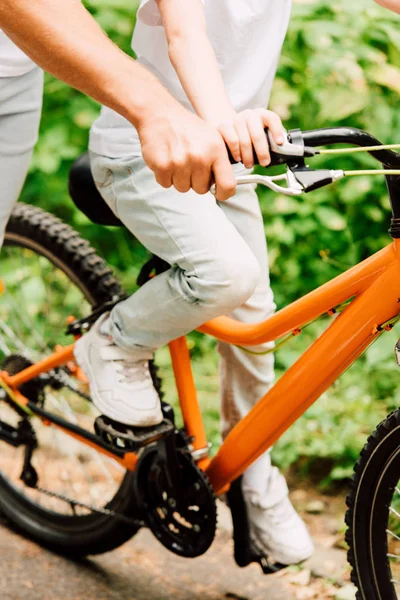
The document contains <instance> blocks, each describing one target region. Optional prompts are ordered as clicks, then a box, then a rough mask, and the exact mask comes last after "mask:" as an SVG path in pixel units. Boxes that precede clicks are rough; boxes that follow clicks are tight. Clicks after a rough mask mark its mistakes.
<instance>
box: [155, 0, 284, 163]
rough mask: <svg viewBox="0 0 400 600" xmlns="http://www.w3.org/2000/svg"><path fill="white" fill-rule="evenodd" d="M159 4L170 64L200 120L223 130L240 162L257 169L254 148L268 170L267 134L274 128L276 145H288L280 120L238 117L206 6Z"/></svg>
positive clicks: (264, 115) (188, 1) (261, 112)
mask: <svg viewBox="0 0 400 600" xmlns="http://www.w3.org/2000/svg"><path fill="white" fill-rule="evenodd" d="M232 1H233V2H234V0H232ZM157 4H158V8H159V11H160V14H161V18H162V21H163V25H164V28H165V32H166V36H167V40H168V48H169V57H170V60H171V62H172V64H173V66H174V68H175V71H176V73H177V75H178V77H179V79H180V81H181V83H182V86H183V88H184V90H185V92H186V94H187V96H188V98H189V100H190V102H191V103H192V105H193V108H194V109H195V111H196V112H197V114H198V115H199V116H200V117H202V118H203V119H204V120H206V121H208V122H210V123H212V124H213V125H215V126H216V127H217V128H218V130H219V131H220V133H221V135H222V136H223V138H224V139H225V142H226V143H227V145H228V147H229V149H230V151H231V153H232V155H233V157H234V158H235V160H237V161H242V162H243V163H244V164H245V166H247V167H252V166H253V146H254V148H255V150H256V153H257V156H258V159H259V162H260V164H262V165H267V164H269V162H270V156H269V148H268V142H267V139H266V136H265V133H264V129H265V128H266V127H269V128H270V129H271V132H272V134H273V135H274V138H275V140H276V141H277V143H283V141H284V138H283V127H282V123H281V120H280V118H279V117H278V115H276V114H275V113H273V112H271V111H267V110H265V109H257V110H247V111H244V112H242V113H239V114H238V113H236V112H235V110H234V108H233V106H232V104H231V102H230V100H229V97H228V94H227V93H226V90H225V87H224V83H223V80H222V77H221V74H220V71H219V68H218V62H217V58H216V56H215V53H214V50H213V48H212V46H211V43H210V41H209V39H208V36H207V32H206V22H205V17H204V9H203V5H202V2H201V0H157ZM221 27H223V23H221Z"/></svg>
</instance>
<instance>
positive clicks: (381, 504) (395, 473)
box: [346, 409, 400, 600]
mask: <svg viewBox="0 0 400 600" xmlns="http://www.w3.org/2000/svg"><path fill="white" fill-rule="evenodd" d="M399 480H400V409H399V410H396V411H395V412H393V413H392V414H391V415H389V416H388V417H387V418H386V419H384V421H382V422H381V423H380V424H379V425H378V427H377V428H376V429H375V431H374V432H373V433H372V435H371V436H370V437H369V439H368V441H367V443H366V445H365V446H364V448H363V450H362V452H361V456H360V458H359V460H358V461H357V463H356V466H355V473H354V476H353V481H352V490H351V492H350V494H349V496H348V498H347V505H348V511H347V514H346V523H347V525H348V528H349V529H348V531H347V535H346V540H347V542H348V544H349V553H348V558H349V562H350V564H351V566H352V568H353V570H352V581H353V582H354V583H355V585H356V586H357V588H358V593H357V600H396V599H397V598H400V485H399Z"/></svg>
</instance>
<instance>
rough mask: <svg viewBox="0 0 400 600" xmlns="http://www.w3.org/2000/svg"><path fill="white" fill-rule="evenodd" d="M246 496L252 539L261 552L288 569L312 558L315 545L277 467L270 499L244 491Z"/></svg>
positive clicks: (268, 495) (269, 495)
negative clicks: (289, 566)
mask: <svg viewBox="0 0 400 600" xmlns="http://www.w3.org/2000/svg"><path fill="white" fill-rule="evenodd" d="M243 492H244V497H245V500H246V506H247V511H248V517H249V524H250V537H251V539H252V541H253V542H254V543H255V545H256V546H257V548H259V549H260V550H261V551H263V552H265V554H266V555H267V556H270V557H272V558H273V559H274V560H275V561H276V562H278V563H282V564H284V565H295V564H297V563H299V562H302V561H303V560H306V559H307V558H309V557H310V556H311V555H312V553H313V551H314V544H313V542H312V539H311V537H310V534H309V533H308V531H307V528H306V525H305V523H304V521H303V520H302V519H301V517H300V516H299V515H298V514H297V512H296V511H295V509H294V508H293V505H292V503H291V502H290V500H289V497H288V495H287V485H286V481H285V479H284V477H283V475H281V474H280V473H279V471H278V469H277V468H276V467H272V470H271V475H270V479H269V486H268V494H267V497H266V498H260V496H259V494H257V493H254V492H252V491H250V490H246V489H243ZM278 498H279V500H278V501H277V502H274V501H275V500H277V499H278ZM268 500H270V502H271V504H270V503H269V502H268Z"/></svg>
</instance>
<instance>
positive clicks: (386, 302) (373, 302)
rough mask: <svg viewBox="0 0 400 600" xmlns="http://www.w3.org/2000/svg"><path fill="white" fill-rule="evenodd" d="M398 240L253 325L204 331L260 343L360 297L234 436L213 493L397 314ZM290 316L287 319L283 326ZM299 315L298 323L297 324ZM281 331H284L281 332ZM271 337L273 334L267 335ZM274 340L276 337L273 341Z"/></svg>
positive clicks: (223, 451) (225, 447) (217, 462)
mask: <svg viewBox="0 0 400 600" xmlns="http://www.w3.org/2000/svg"><path fill="white" fill-rule="evenodd" d="M399 282H400V240H394V242H393V244H391V245H390V246H388V247H387V248H385V249H384V250H382V251H380V252H378V253H377V254H376V255H374V256H372V257H371V258H369V259H367V260H366V261H364V262H363V263H361V264H360V265H357V266H356V267H353V268H352V269H349V271H347V272H346V273H344V274H342V275H340V276H339V277H337V278H336V279H334V280H333V281H331V282H329V283H327V284H325V285H324V286H322V287H321V288H318V289H317V290H315V291H314V292H311V293H310V294H308V295H307V296H305V297H304V298H302V299H300V300H298V301H296V302H295V303H293V304H292V305H290V306H289V307H287V308H285V309H282V310H281V311H280V312H278V313H276V314H275V315H274V316H272V317H270V319H268V320H267V321H265V322H264V323H261V324H257V325H254V326H250V327H249V326H248V325H247V326H245V327H244V328H243V329H244V332H243V334H242V335H240V330H241V329H242V327H241V325H240V324H239V323H237V322H235V323H234V324H232V327H231V323H230V322H228V321H227V320H226V319H223V320H219V321H218V320H216V321H214V322H211V323H210V324H208V325H206V326H204V327H203V328H202V329H203V330H206V331H207V332H208V333H211V332H212V334H213V335H214V336H215V337H217V338H218V339H222V340H228V339H229V340H232V339H234V340H235V343H239V344H246V345H251V344H259V343H261V342H266V341H269V340H271V339H273V338H274V337H279V336H280V335H283V334H284V333H286V332H287V331H288V327H287V323H289V322H290V323H291V324H292V325H293V326H294V327H299V326H301V325H302V324H303V323H305V322H306V320H304V319H303V317H306V316H307V320H308V319H309V318H310V317H311V318H315V317H317V316H320V315H321V314H323V313H324V312H327V310H329V308H333V307H334V306H335V305H337V304H339V303H341V302H344V301H345V300H347V299H349V298H351V297H352V296H353V295H356V297H355V299H354V300H353V301H352V302H351V303H350V305H349V306H348V307H347V308H345V310H344V311H343V312H342V313H341V314H340V315H338V316H337V318H336V319H335V321H334V322H333V323H332V324H331V325H330V326H329V327H328V328H327V329H326V331H325V332H324V333H323V334H322V335H321V336H320V337H319V338H318V339H317V340H316V341H315V342H314V343H313V344H312V345H311V346H310V348H309V349H308V350H307V351H306V352H305V353H304V354H303V355H302V356H301V357H300V358H299V359H298V360H297V361H296V362H295V364H294V365H293V366H292V367H291V368H290V369H288V371H287V372H286V373H285V374H284V375H283V376H282V377H281V378H280V379H279V381H278V382H277V383H276V384H275V385H274V386H273V387H272V388H271V389H270V390H269V392H268V393H267V394H266V395H265V396H264V397H263V398H262V399H261V400H260V401H259V402H258V403H257V404H256V405H255V406H254V408H253V409H252V410H251V411H250V412H249V414H248V415H247V416H246V417H244V418H243V419H242V420H241V421H240V422H239V423H238V424H237V425H236V426H235V427H234V429H233V430H232V431H231V432H230V434H229V435H228V436H227V438H226V439H225V441H224V443H223V444H222V446H221V447H220V449H219V451H218V453H217V455H216V456H215V458H214V459H213V460H212V461H211V464H210V466H209V468H208V469H207V474H208V476H209V478H210V480H211V483H212V485H213V487H214V490H215V492H216V493H219V492H221V490H223V489H224V488H226V486H227V484H229V483H230V482H231V481H233V480H234V479H236V477H238V476H239V475H240V474H241V473H243V472H244V470H245V469H246V468H247V467H248V466H249V465H250V464H251V463H252V462H253V461H254V460H256V459H257V458H258V457H259V456H260V455H261V454H262V453H263V452H264V451H266V450H267V449H268V448H269V447H270V446H272V444H273V443H274V442H275V441H276V440H277V439H278V438H279V437H280V436H281V435H282V434H283V433H284V432H285V431H286V430H287V429H288V428H289V427H290V425H292V424H293V423H294V421H296V419H298V418H299V417H300V416H301V415H302V414H303V413H304V412H305V411H306V410H307V408H309V407H310V406H311V404H312V403H313V402H314V401H315V400H317V398H318V397H319V396H320V395H321V394H322V393H323V392H324V391H325V390H326V389H327V388H328V387H329V386H330V385H331V384H332V383H333V382H334V381H335V379H337V378H338V377H339V376H340V375H341V374H342V373H343V371H344V370H345V369H346V368H347V367H349V366H350V365H351V364H352V363H353V362H354V361H355V360H356V359H357V358H358V357H359V356H360V354H361V353H362V352H363V351H364V350H365V349H366V348H367V347H368V346H369V344H370V343H371V342H372V341H374V339H376V337H377V336H378V335H379V333H380V332H381V331H382V330H383V329H382V328H381V326H382V324H385V323H386V322H387V321H389V320H390V319H392V318H393V317H395V316H396V315H398V314H399V313H400V297H399V296H400V289H399ZM286 315H287V318H288V320H287V321H286ZM296 317H297V320H296ZM279 328H280V329H279ZM270 332H271V333H270ZM275 334H277V335H275Z"/></svg>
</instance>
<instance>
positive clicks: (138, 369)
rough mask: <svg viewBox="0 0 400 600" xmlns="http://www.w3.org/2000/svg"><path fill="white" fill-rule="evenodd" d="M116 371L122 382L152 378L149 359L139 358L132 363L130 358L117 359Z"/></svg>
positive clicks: (134, 381)
mask: <svg viewBox="0 0 400 600" xmlns="http://www.w3.org/2000/svg"><path fill="white" fill-rule="evenodd" d="M113 362H115V363H117V365H116V371H117V373H118V374H119V377H118V381H119V382H120V383H136V382H138V381H144V380H149V379H150V371H149V361H147V360H139V361H137V362H134V363H132V362H131V361H128V360H115V361H113Z"/></svg>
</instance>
